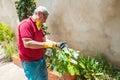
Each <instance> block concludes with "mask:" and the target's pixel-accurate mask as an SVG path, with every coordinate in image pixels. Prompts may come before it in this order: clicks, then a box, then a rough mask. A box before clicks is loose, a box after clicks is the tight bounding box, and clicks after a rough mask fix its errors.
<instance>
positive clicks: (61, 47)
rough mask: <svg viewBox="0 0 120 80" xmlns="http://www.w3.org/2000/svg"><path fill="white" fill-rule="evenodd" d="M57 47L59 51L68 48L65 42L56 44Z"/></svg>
mask: <svg viewBox="0 0 120 80" xmlns="http://www.w3.org/2000/svg"><path fill="white" fill-rule="evenodd" d="M57 47H58V48H60V49H63V48H65V47H68V46H67V44H66V43H65V42H58V43H57Z"/></svg>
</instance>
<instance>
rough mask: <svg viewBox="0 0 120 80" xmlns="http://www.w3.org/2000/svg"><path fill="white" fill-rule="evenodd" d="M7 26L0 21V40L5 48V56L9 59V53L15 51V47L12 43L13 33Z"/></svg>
mask: <svg viewBox="0 0 120 80" xmlns="http://www.w3.org/2000/svg"><path fill="white" fill-rule="evenodd" d="M9 28H10V27H9V26H8V25H5V24H2V23H0V42H1V45H2V46H3V48H4V50H5V53H6V58H7V59H8V60H11V55H12V54H13V53H16V52H17V47H15V44H14V33H13V32H12V31H11V30H10V29H9Z"/></svg>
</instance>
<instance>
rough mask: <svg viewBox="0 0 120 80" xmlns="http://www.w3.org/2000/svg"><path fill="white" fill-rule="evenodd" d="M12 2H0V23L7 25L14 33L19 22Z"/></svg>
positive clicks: (11, 0) (6, 0)
mask: <svg viewBox="0 0 120 80" xmlns="http://www.w3.org/2000/svg"><path fill="white" fill-rule="evenodd" d="M14 2H15V0H0V22H2V23H5V24H9V25H10V26H11V29H12V30H14V31H15V32H16V29H17V24H18V22H19V20H18V17H17V13H16V9H15V3H14Z"/></svg>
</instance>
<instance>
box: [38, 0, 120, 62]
mask: <svg viewBox="0 0 120 80" xmlns="http://www.w3.org/2000/svg"><path fill="white" fill-rule="evenodd" d="M36 1H37V6H39V5H43V6H46V7H47V8H48V10H49V11H50V16H49V18H48V21H47V24H48V26H49V31H50V33H51V35H50V38H51V39H53V40H57V41H67V43H68V44H69V46H70V47H72V48H74V49H78V50H80V51H89V52H88V53H86V55H92V54H93V53H94V52H97V51H98V52H104V53H106V55H108V57H109V58H111V60H112V61H113V62H116V63H118V64H119V63H120V1H119V0H36Z"/></svg>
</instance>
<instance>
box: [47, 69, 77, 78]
mask: <svg viewBox="0 0 120 80" xmlns="http://www.w3.org/2000/svg"><path fill="white" fill-rule="evenodd" d="M48 80H76V76H72V75H69V74H64V75H63V76H62V77H59V75H58V72H53V71H51V70H50V69H48Z"/></svg>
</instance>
